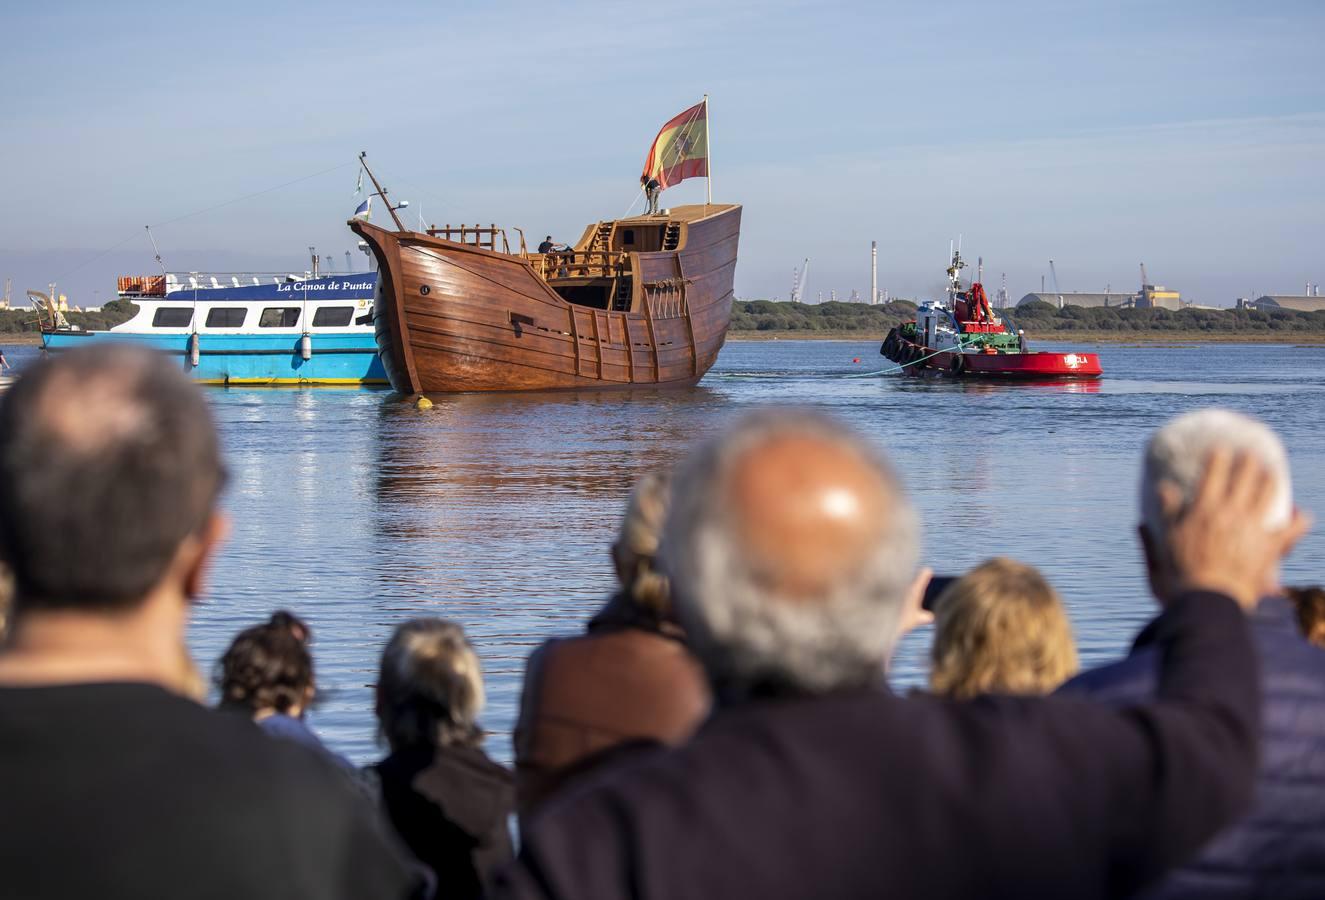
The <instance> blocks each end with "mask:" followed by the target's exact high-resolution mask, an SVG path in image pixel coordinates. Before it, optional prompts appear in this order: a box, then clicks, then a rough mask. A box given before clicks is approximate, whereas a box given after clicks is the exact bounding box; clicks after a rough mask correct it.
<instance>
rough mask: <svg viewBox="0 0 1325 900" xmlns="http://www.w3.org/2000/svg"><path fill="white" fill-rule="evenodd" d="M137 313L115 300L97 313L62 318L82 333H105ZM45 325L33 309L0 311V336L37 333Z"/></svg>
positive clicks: (122, 302)
mask: <svg viewBox="0 0 1325 900" xmlns="http://www.w3.org/2000/svg"><path fill="white" fill-rule="evenodd" d="M137 311H138V307H137V306H136V305H135V304H133V303H130V302H129V301H128V300H120V299H115V300H111V301H109V302H108V303H107V304H106V305H105V306H103V307H101V310H100V311H98V312H74V311H73V310H70V311H69V312H67V313H65V314H64V318H65V320H66V321H67V322H68V323H69V324H70V325H77V326H78V327H79V328H81V329H82V330H83V331H105V330H106V329H107V328H114V327H115V326H116V325H119V324H121V323H123V322H127V321H129V319H130V318H132V317H133V314H134V313H136V312H137ZM46 324H49V319H47V317H46V314H45V313H43V312H39V311H38V310H35V309H0V334H19V333H21V332H25V331H29V332H37V331H41V329H42V326H43V325H46Z"/></svg>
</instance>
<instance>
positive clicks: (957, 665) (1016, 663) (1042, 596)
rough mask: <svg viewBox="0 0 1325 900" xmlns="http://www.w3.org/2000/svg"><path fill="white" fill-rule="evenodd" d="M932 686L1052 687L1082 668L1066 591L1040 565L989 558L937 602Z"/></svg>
mask: <svg viewBox="0 0 1325 900" xmlns="http://www.w3.org/2000/svg"><path fill="white" fill-rule="evenodd" d="M930 656H931V663H932V667H931V670H930V675H929V685H930V688H931V690H933V691H934V692H935V693H938V694H944V695H946V696H949V697H953V698H956V699H960V700H965V699H968V698H970V697H975V696H978V695H980V694H1048V693H1051V692H1052V691H1053V690H1054V689H1056V688H1057V687H1058V686H1059V685H1061V684H1062V683H1063V682H1064V681H1066V680H1067V679H1068V678H1071V677H1072V676H1073V675H1074V674H1076V671H1077V666H1078V664H1077V651H1076V646H1075V645H1074V643H1073V640H1072V628H1071V626H1070V625H1069V624H1068V621H1067V614H1066V613H1065V612H1064V610H1063V603H1062V601H1061V600H1060V599H1059V597H1058V594H1057V592H1056V591H1054V589H1053V588H1052V587H1051V586H1050V585H1049V583H1048V582H1047V581H1045V579H1044V576H1043V575H1041V574H1040V573H1039V571H1037V570H1036V569H1035V568H1033V567H1032V566H1027V565H1023V564H1022V563H1019V562H1015V561H1013V560H1010V559H1003V558H997V559H991V560H989V561H988V562H984V563H981V564H980V565H978V566H976V567H975V568H974V569H972V570H971V571H970V572H968V573H966V574H965V575H963V576H962V577H961V578H959V579H957V580H956V581H955V582H953V583H952V584H951V585H950V586H949V587H948V588H947V589H946V590H945V591H944V592H943V593H942V594H940V595H939V597H938V600H937V601H935V603H934V645H933V649H932V651H931V654H930Z"/></svg>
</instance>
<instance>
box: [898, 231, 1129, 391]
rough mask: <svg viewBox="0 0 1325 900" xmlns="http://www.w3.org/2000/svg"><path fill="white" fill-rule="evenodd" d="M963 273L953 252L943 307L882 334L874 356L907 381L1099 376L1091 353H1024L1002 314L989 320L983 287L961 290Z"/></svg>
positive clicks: (936, 305) (925, 308)
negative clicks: (896, 368)
mask: <svg viewBox="0 0 1325 900" xmlns="http://www.w3.org/2000/svg"><path fill="white" fill-rule="evenodd" d="M964 268H966V263H965V262H963V261H962V255H961V251H959V250H954V251H953V253H952V262H951V264H950V265H949V266H948V300H947V303H941V302H935V301H927V302H926V303H924V304H922V305H921V306H920V308H919V309H918V310H916V318H915V321H913V322H905V323H903V324H902V325H899V326H898V327H896V328H894V329H893V330H892V331H890V332H888V336H887V337H886V338H884V339H883V346H882V347H880V348H879V352H880V353H882V354H883V355H884V356H885V357H887V358H888V359H890V360H892V361H893V362H895V363H897V364H898V365H899V366H901V367H902V370H903V371H904V372H906V373H907V374H908V375H924V374H940V375H950V376H954V377H972V376H973V377H978V378H1030V379H1037V378H1038V379H1044V380H1058V379H1064V378H1099V377H1100V375H1102V374H1103V370H1102V369H1101V368H1100V360H1099V357H1098V356H1097V355H1096V354H1094V353H1046V352H1043V351H1039V350H1029V349H1027V347H1026V337H1025V335H1024V334H1023V333H1022V332H1021V331H1020V330H1019V329H1016V328H1015V326H1013V327H1009V326H1010V325H1011V322H1012V320H1011V319H1010V318H1009V317H1008V316H1007V315H1006V313H1005V314H1003V316H1002V317H1001V318H1000V317H999V316H997V315H995V314H994V310H993V308H992V307H990V305H989V298H988V296H986V294H985V289H984V285H982V284H981V283H980V282H979V281H974V282H972V283H971V286H970V287H968V288H965V289H963V288H962V279H961V270H962V269H964ZM977 277H978V276H977Z"/></svg>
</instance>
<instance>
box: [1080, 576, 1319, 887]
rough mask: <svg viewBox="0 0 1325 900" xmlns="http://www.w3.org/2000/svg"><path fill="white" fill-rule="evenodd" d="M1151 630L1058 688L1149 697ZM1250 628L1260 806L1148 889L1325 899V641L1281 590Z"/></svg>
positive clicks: (1121, 698)
mask: <svg viewBox="0 0 1325 900" xmlns="http://www.w3.org/2000/svg"><path fill="white" fill-rule="evenodd" d="M1150 631H1151V629H1146V630H1145V631H1143V632H1142V633H1141V636H1140V637H1139V638H1137V641H1136V645H1135V647H1134V648H1133V650H1132V654H1131V655H1130V656H1128V657H1127V658H1126V659H1124V660H1122V661H1121V662H1117V663H1114V664H1113V665H1109V666H1104V667H1103V668H1099V669H1094V670H1092V671H1089V672H1086V673H1084V674H1082V675H1080V676H1078V677H1077V678H1075V679H1073V680H1072V681H1070V682H1068V683H1067V684H1066V685H1064V686H1063V688H1062V689H1061V692H1062V693H1074V694H1088V695H1090V696H1091V697H1093V698H1095V699H1097V700H1101V701H1104V702H1106V703H1112V704H1120V705H1130V704H1132V703H1137V702H1140V701H1142V700H1145V699H1146V698H1149V697H1151V696H1153V695H1154V692H1155V686H1156V680H1157V675H1158V663H1159V652H1158V648H1156V647H1155V646H1154V644H1153V643H1152V640H1151V634H1150ZM1252 634H1253V635H1254V639H1255V643H1256V648H1257V651H1258V654H1259V656H1260V660H1261V686H1262V691H1263V696H1262V705H1261V722H1262V726H1261V727H1262V730H1261V766H1260V774H1259V776H1258V778H1257V788H1256V793H1257V796H1256V801H1255V805H1254V806H1253V808H1252V811H1251V812H1250V813H1249V814H1248V815H1247V816H1245V817H1244V818H1243V819H1241V820H1240V821H1239V822H1237V823H1236V824H1234V825H1230V826H1229V827H1227V828H1225V829H1224V830H1223V831H1222V832H1220V833H1219V834H1218V835H1217V836H1216V837H1215V838H1214V839H1213V840H1212V841H1211V842H1210V843H1209V844H1208V845H1206V847H1205V849H1204V850H1203V851H1202V852H1201V855H1200V857H1199V858H1198V859H1196V860H1195V861H1193V862H1192V863H1190V864H1189V865H1188V866H1186V867H1185V868H1182V869H1179V870H1177V871H1176V872H1174V873H1173V874H1172V875H1170V876H1169V877H1168V879H1167V880H1166V881H1164V882H1163V883H1162V884H1161V885H1160V886H1159V887H1158V888H1157V889H1153V890H1152V891H1150V892H1148V893H1146V894H1145V896H1146V897H1154V898H1166V900H1172V898H1186V897H1201V898H1216V900H1231V898H1251V897H1256V898H1267V900H1268V898H1275V900H1291V898H1298V897H1301V898H1307V897H1311V898H1325V650H1321V649H1319V648H1317V647H1315V646H1312V645H1311V644H1310V643H1308V642H1307V640H1306V639H1305V638H1304V637H1303V636H1302V633H1301V631H1300V630H1299V629H1298V626H1297V622H1296V620H1295V618H1294V614H1293V609H1292V606H1291V605H1290V604H1289V603H1288V602H1287V601H1285V600H1282V599H1279V598H1269V599H1266V600H1263V601H1261V604H1260V607H1259V609H1257V611H1256V613H1255V614H1254V615H1253V616H1252Z"/></svg>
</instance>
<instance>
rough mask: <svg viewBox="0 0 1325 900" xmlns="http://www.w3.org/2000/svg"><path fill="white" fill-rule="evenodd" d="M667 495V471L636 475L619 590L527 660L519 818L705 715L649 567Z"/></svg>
mask: <svg viewBox="0 0 1325 900" xmlns="http://www.w3.org/2000/svg"><path fill="white" fill-rule="evenodd" d="M670 490H671V485H670V481H669V479H668V477H667V476H666V475H663V474H660V473H650V474H647V475H645V476H644V477H643V478H641V479H640V481H639V483H638V484H637V485H636V486H635V490H634V493H633V494H632V495H631V497H630V502H629V504H628V505H627V507H626V515H625V517H624V518H623V519H622V522H621V528H620V532H619V533H618V535H617V539H616V542H615V543H614V544H613V545H612V562H613V564H614V567H615V569H616V576H617V582H618V584H619V588H618V590H617V592H616V593H615V594H614V595H613V596H612V598H611V599H610V600H608V601H607V603H606V605H604V606H603V607H602V608H601V609H600V610H599V611H598V613H597V614H596V615H595V616H594V617H593V618H592V619H591V620H590V621H589V625H588V630H587V633H585V634H582V635H578V636H575V637H568V638H557V639H554V640H551V641H548V642H547V643H545V644H543V645H542V646H541V647H539V648H538V649H537V650H535V651H534V652H533V653H532V654H531V655H530V657H529V662H528V663H527V665H526V668H525V681H524V691H523V693H522V695H521V698H520V717H519V721H518V722H517V724H516V727H515V736H514V741H515V773H516V803H517V806H518V808H519V811H520V817H521V819H522V820H524V819H526V817H527V816H528V815H529V814H530V813H532V812H533V811H534V809H535V808H536V807H537V806H539V805H540V804H541V803H542V802H543V801H544V800H546V799H547V798H548V797H549V796H550V795H551V794H552V793H554V792H555V791H557V790H559V789H560V788H561V787H562V786H563V785H564V784H565V783H566V782H567V781H569V780H570V779H572V778H574V777H576V776H578V775H579V774H581V773H583V772H585V771H587V770H589V769H592V768H594V767H596V766H598V765H601V764H602V763H603V762H604V761H606V760H607V759H608V758H611V757H616V756H618V755H620V754H623V753H627V752H630V751H631V750H633V749H636V748H640V747H644V746H657V745H658V744H676V743H680V742H681V741H683V740H685V739H686V738H688V737H689V736H690V734H691V733H692V732H693V731H694V729H695V728H696V726H698V724H699V722H700V720H702V719H703V718H704V716H705V715H706V714H707V713H708V708H709V692H708V685H707V682H706V681H705V679H704V676H703V673H702V672H701V670H700V668H699V664H698V662H696V660H695V659H694V657H693V656H691V654H690V651H689V650H688V649H687V647H686V644H685V633H684V632H683V631H682V629H681V626H680V625H679V624H678V623H677V621H676V618H675V616H674V615H673V611H672V601H671V591H670V589H669V586H668V582H667V578H666V576H664V575H663V574H662V573H661V572H659V571H658V569H657V565H656V557H657V553H658V541H659V537H660V535H661V532H662V524H663V520H664V519H665V518H666V514H667V506H668V500H669V496H670Z"/></svg>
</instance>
